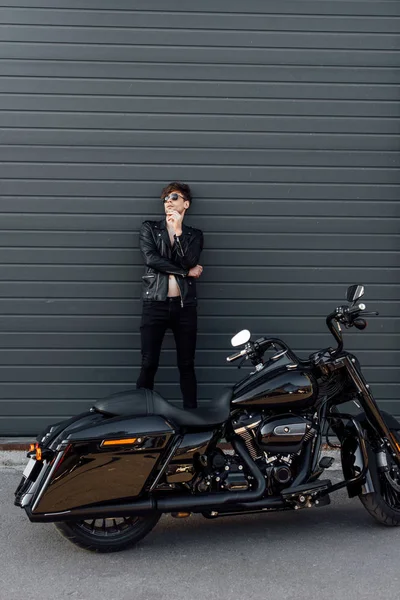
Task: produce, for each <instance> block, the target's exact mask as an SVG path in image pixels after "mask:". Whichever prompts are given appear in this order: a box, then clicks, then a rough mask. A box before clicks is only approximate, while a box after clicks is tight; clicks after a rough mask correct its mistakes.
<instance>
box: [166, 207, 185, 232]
mask: <svg viewBox="0 0 400 600" xmlns="http://www.w3.org/2000/svg"><path fill="white" fill-rule="evenodd" d="M182 221H183V215H181V214H179V213H178V211H177V210H172V211H171V212H169V213H167V223H168V225H171V227H172V229H173V230H174V232H175V235H178V236H179V235H182Z"/></svg>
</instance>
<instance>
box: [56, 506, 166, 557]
mask: <svg viewBox="0 0 400 600" xmlns="http://www.w3.org/2000/svg"><path fill="white" fill-rule="evenodd" d="M160 517H161V513H155V514H152V515H148V516H145V517H122V518H116V519H111V518H110V519H103V518H101V519H100V518H99V519H89V520H87V521H63V522H60V523H54V525H55V526H56V529H57V531H59V532H60V533H61V535H62V536H63V537H65V538H67V540H69V541H70V542H72V543H73V544H75V545H76V546H79V547H80V548H84V549H85V550H90V551H91V552H119V551H120V550H125V549H127V548H130V547H132V546H134V545H135V544H137V542H139V541H140V540H142V539H143V538H144V537H145V536H146V535H147V534H148V533H150V531H151V530H152V529H153V527H155V526H156V525H157V523H158V521H159V519H160Z"/></svg>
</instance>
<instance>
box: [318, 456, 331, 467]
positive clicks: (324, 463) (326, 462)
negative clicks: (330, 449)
mask: <svg viewBox="0 0 400 600" xmlns="http://www.w3.org/2000/svg"><path fill="white" fill-rule="evenodd" d="M334 462H335V459H334V458H332V456H323V457H322V458H321V460H320V461H319V465H318V466H319V467H320V468H321V469H329V467H331V466H332V465H333V463H334Z"/></svg>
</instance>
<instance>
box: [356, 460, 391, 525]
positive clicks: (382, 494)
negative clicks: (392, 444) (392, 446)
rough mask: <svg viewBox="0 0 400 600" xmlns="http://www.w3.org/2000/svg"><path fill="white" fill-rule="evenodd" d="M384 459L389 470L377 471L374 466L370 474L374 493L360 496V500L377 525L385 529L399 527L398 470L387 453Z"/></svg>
mask: <svg viewBox="0 0 400 600" xmlns="http://www.w3.org/2000/svg"><path fill="white" fill-rule="evenodd" d="M371 454H372V453H371ZM373 456H374V458H373V460H375V461H376V454H374V455H373ZM386 459H387V462H388V468H389V470H388V471H382V470H379V469H378V466H377V465H376V468H375V469H373V471H372V473H371V474H372V478H373V483H374V486H375V492H373V493H372V494H366V495H360V500H361V502H362V504H363V505H364V507H365V508H366V510H367V511H368V512H369V514H370V515H371V516H372V517H373V518H374V519H375V520H376V521H378V523H382V524H383V525H386V526H387V527H397V526H398V525H400V470H399V467H398V466H397V464H396V463H395V462H394V460H393V459H392V457H391V456H390V455H389V454H388V453H387V452H386Z"/></svg>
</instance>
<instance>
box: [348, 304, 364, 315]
mask: <svg viewBox="0 0 400 600" xmlns="http://www.w3.org/2000/svg"><path fill="white" fill-rule="evenodd" d="M358 312H363V309H362V308H361V307H360V306H358V305H356V306H351V307H350V308H348V309H347V311H346V314H348V315H351V314H353V313H358Z"/></svg>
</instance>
